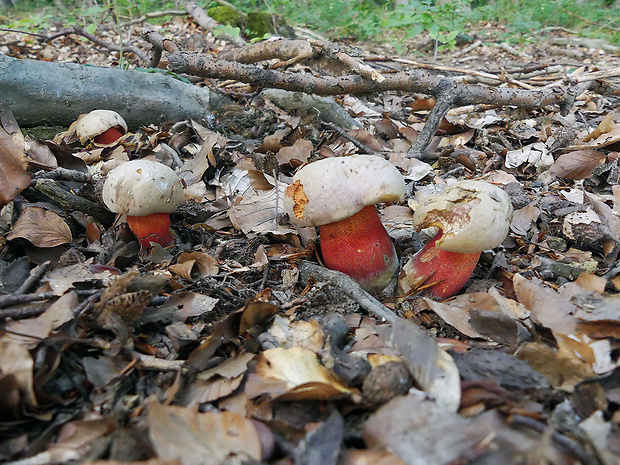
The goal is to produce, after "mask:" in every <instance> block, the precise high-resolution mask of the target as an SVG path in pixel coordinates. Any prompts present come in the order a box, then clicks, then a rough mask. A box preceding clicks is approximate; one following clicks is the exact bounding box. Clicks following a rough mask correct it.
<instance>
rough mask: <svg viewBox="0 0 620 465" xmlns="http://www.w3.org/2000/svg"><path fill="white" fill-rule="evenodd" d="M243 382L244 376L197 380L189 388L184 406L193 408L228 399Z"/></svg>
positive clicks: (184, 399)
mask: <svg viewBox="0 0 620 465" xmlns="http://www.w3.org/2000/svg"><path fill="white" fill-rule="evenodd" d="M242 381H243V375H239V376H237V377H235V378H213V379H210V380H204V379H197V380H196V381H194V382H193V383H192V384H191V385H190V386H189V387H188V388H187V393H186V394H185V396H184V398H183V405H184V406H186V407H191V406H193V405H200V404H204V403H205V402H213V401H216V400H218V399H222V398H223V397H227V396H229V395H231V394H232V393H233V392H235V391H236V390H237V388H238V387H239V386H241V382H242Z"/></svg>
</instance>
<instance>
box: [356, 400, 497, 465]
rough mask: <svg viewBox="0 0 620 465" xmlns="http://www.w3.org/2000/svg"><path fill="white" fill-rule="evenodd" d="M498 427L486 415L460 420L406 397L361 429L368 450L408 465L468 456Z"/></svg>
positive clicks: (390, 404)
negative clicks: (396, 458) (386, 452)
mask: <svg viewBox="0 0 620 465" xmlns="http://www.w3.org/2000/svg"><path fill="white" fill-rule="evenodd" d="M500 424H501V423H500V422H499V421H498V420H497V418H496V417H493V416H489V415H486V416H484V415H481V416H480V417H477V418H475V419H471V418H464V417H462V416H460V415H458V414H457V413H456V412H451V411H450V410H448V409H446V408H444V407H442V406H440V405H438V404H437V403H435V402H432V401H430V400H423V399H422V398H420V397H416V396H414V395H411V394H409V395H406V396H398V397H395V398H394V399H392V400H391V401H390V402H388V403H387V404H385V405H383V406H382V407H381V408H379V409H378V410H377V411H376V412H375V413H373V414H372V415H371V416H370V418H368V420H367V421H366V422H365V423H364V425H363V427H362V437H363V438H364V440H365V441H366V444H367V445H368V447H369V448H370V449H379V450H381V449H384V450H389V451H390V452H392V453H393V454H395V455H397V456H399V457H400V458H401V459H403V460H405V462H406V463H407V464H409V465H421V464H447V463H454V462H457V461H458V460H459V459H460V458H461V457H466V456H472V455H470V454H472V453H473V451H474V449H476V448H477V447H479V444H480V443H481V441H483V440H488V441H492V440H493V438H494V437H495V433H497V432H498V430H499V427H500ZM489 432H493V434H489Z"/></svg>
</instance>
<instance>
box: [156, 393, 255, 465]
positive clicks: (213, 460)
mask: <svg viewBox="0 0 620 465" xmlns="http://www.w3.org/2000/svg"><path fill="white" fill-rule="evenodd" d="M147 423H148V428H149V437H150V439H151V445H152V446H153V449H154V450H155V452H156V454H157V456H158V457H159V458H161V459H165V460H173V459H177V460H179V461H180V462H181V464H182V465H220V464H223V463H226V464H230V465H237V464H238V465H241V464H242V463H245V462H251V461H258V460H260V458H261V446H260V440H259V437H258V433H257V431H256V428H255V427H254V425H253V424H252V422H251V421H250V420H247V419H245V418H243V417H241V416H239V415H237V414H235V413H232V412H207V413H198V412H196V411H195V410H193V409H190V408H184V407H175V406H166V405H161V404H157V403H153V404H151V406H150V407H149V413H148V419H147Z"/></svg>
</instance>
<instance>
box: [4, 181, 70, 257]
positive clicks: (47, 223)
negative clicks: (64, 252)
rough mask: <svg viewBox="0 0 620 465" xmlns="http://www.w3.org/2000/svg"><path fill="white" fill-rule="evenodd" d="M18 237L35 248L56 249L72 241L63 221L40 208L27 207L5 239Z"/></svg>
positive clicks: (52, 213) (54, 214)
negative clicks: (27, 241)
mask: <svg viewBox="0 0 620 465" xmlns="http://www.w3.org/2000/svg"><path fill="white" fill-rule="evenodd" d="M0 190H1V189H0ZM18 237H22V238H24V239H27V240H29V241H30V242H32V244H33V245H35V246H37V247H56V246H57V245H61V244H67V243H69V242H71V241H72V240H73V237H72V236H71V230H70V229H69V226H68V225H67V223H65V220H63V219H62V218H61V217H60V216H59V215H57V214H56V213H54V212H52V211H49V210H45V209H43V208H41V207H29V208H26V209H25V210H24V211H23V212H22V214H21V215H20V217H19V219H18V220H17V222H16V223H15V226H14V227H13V231H11V233H10V234H9V235H8V236H7V239H9V240H11V239H16V238H18Z"/></svg>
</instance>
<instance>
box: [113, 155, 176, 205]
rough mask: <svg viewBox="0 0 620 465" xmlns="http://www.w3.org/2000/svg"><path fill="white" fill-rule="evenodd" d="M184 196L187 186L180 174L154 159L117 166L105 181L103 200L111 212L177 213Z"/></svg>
mask: <svg viewBox="0 0 620 465" xmlns="http://www.w3.org/2000/svg"><path fill="white" fill-rule="evenodd" d="M183 197H184V194H183V185H182V184H181V181H180V180H179V177H178V176H177V175H176V173H175V172H174V171H173V170H172V169H170V168H168V167H167V166H166V165H163V164H161V163H158V162H156V161H150V160H133V161H129V162H127V163H123V164H122V165H120V166H117V167H116V168H114V169H113V170H112V171H110V172H109V173H108V176H107V178H106V180H105V182H104V184H103V203H105V204H106V206H107V207H108V208H109V209H110V211H113V212H114V213H123V214H125V215H129V216H146V215H150V214H152V213H170V212H173V211H174V210H176V209H177V207H178V206H179V205H180V204H181V202H182V201H183Z"/></svg>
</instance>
